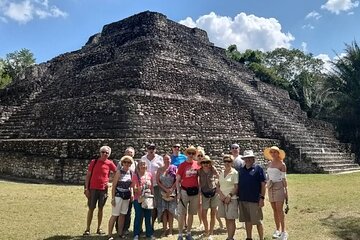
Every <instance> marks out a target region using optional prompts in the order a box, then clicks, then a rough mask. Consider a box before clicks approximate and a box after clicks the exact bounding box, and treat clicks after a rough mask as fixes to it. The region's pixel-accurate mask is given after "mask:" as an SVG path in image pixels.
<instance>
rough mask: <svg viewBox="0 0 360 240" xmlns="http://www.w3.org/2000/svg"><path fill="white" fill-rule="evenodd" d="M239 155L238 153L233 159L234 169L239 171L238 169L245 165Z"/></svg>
mask: <svg viewBox="0 0 360 240" xmlns="http://www.w3.org/2000/svg"><path fill="white" fill-rule="evenodd" d="M241 157H242V155H239V156H237V157H236V158H235V159H234V168H235V169H236V171H239V169H240V168H241V167H243V166H244V165H245V161H244V160H242V158H241Z"/></svg>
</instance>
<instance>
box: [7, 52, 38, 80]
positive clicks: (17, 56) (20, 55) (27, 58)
mask: <svg viewBox="0 0 360 240" xmlns="http://www.w3.org/2000/svg"><path fill="white" fill-rule="evenodd" d="M4 62H5V72H6V73H7V74H8V75H9V76H10V77H11V79H16V78H18V77H19V76H20V75H21V74H23V73H24V72H25V69H26V68H27V67H29V66H31V65H33V64H35V58H34V55H33V53H32V52H30V50H28V49H25V48H23V49H21V50H20V51H15V52H12V53H8V54H6V59H5V61H4Z"/></svg>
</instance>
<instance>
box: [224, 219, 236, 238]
mask: <svg viewBox="0 0 360 240" xmlns="http://www.w3.org/2000/svg"><path fill="white" fill-rule="evenodd" d="M225 224H226V230H227V234H228V238H229V239H233V238H234V235H235V229H236V225H235V219H226V218H225Z"/></svg>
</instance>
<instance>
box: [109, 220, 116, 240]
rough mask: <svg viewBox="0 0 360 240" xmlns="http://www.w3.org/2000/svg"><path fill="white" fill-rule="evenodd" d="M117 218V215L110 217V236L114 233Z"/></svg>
mask: <svg viewBox="0 0 360 240" xmlns="http://www.w3.org/2000/svg"><path fill="white" fill-rule="evenodd" d="M116 218H117V216H111V217H110V219H109V223H108V236H109V237H110V236H111V235H112V232H113V229H114V224H115V221H116Z"/></svg>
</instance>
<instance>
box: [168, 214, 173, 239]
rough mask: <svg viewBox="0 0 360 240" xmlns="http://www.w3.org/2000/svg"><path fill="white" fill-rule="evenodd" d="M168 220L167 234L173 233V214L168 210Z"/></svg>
mask: <svg viewBox="0 0 360 240" xmlns="http://www.w3.org/2000/svg"><path fill="white" fill-rule="evenodd" d="M168 221H169V234H171V235H172V234H173V228H174V216H173V215H172V214H171V213H170V212H169V213H168Z"/></svg>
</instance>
